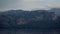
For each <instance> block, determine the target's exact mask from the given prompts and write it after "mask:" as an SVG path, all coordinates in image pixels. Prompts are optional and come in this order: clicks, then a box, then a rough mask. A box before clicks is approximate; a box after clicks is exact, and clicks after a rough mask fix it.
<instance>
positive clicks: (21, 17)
mask: <svg viewBox="0 0 60 34" xmlns="http://www.w3.org/2000/svg"><path fill="white" fill-rule="evenodd" d="M59 11H60V9H57V8H53V9H51V10H34V11H24V10H9V11H6V12H0V28H60V14H59Z"/></svg>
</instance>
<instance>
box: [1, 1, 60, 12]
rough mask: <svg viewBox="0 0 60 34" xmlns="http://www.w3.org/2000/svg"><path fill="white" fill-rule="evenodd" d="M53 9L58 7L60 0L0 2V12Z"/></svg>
mask: <svg viewBox="0 0 60 34" xmlns="http://www.w3.org/2000/svg"><path fill="white" fill-rule="evenodd" d="M53 7H60V0H0V11H1V10H2V11H4V10H13V9H23V10H32V9H49V8H53Z"/></svg>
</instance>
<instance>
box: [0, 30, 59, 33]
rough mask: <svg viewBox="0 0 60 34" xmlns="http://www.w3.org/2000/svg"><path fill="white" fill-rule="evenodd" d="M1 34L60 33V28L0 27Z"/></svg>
mask: <svg viewBox="0 0 60 34" xmlns="http://www.w3.org/2000/svg"><path fill="white" fill-rule="evenodd" d="M0 34H60V29H0Z"/></svg>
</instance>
